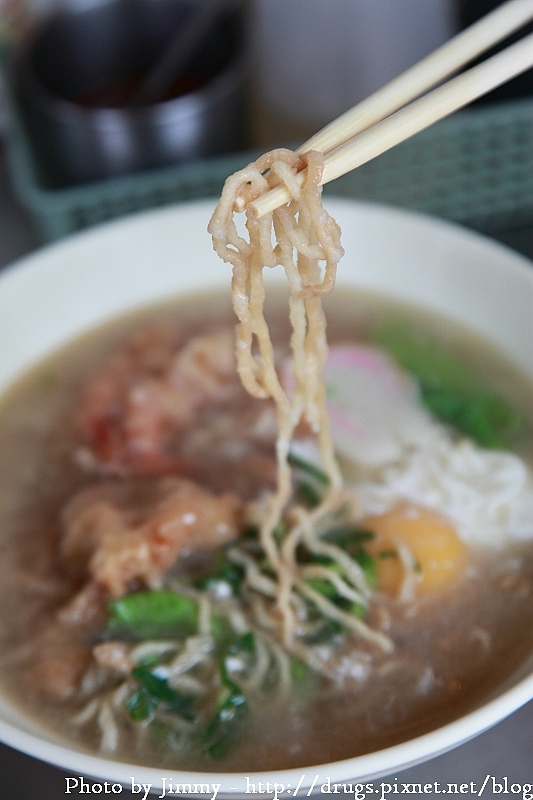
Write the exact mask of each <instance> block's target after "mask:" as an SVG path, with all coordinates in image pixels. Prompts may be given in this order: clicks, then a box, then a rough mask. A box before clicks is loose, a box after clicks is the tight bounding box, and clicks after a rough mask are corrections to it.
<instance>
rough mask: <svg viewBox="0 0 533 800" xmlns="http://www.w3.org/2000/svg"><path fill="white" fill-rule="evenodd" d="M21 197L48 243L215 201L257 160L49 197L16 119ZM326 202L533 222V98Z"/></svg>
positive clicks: (501, 223) (246, 156)
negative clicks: (148, 212)
mask: <svg viewBox="0 0 533 800" xmlns="http://www.w3.org/2000/svg"><path fill="white" fill-rule="evenodd" d="M13 116H14V119H13V126H12V131H11V134H10V135H9V137H8V162H9V166H10V171H11V176H12V181H13V185H14V188H15V191H16V193H17V195H18V197H19V199H20V201H21V202H22V204H23V205H24V206H25V207H26V209H27V210H28V211H29V212H30V214H31V215H32V216H33V218H34V220H35V222H36V224H37V226H38V228H39V230H40V232H41V234H42V236H43V238H44V239H45V240H52V239H57V238H59V237H61V236H64V235H66V234H69V233H71V232H73V231H77V230H80V229H83V228H86V227H88V226H90V225H94V224H96V223H99V222H103V221H105V220H109V219H113V218H116V217H119V216H122V215H125V214H130V213H133V212H136V211H140V210H143V209H147V208H154V207H156V206H162V205H166V204H169V203H176V202H185V201H187V200H193V199H197V198H201V197H216V196H217V195H218V194H219V193H220V190H221V188H222V185H223V182H224V180H225V178H226V177H227V175H229V174H231V173H232V172H234V171H235V170H236V169H238V168H240V167H242V166H244V165H245V164H246V163H248V161H250V160H252V159H253V158H254V157H255V156H256V155H257V153H254V152H244V153H239V154H236V155H230V156H225V157H219V158H214V159H207V160H204V161H198V162H194V163H187V164H182V165H177V166H172V167H167V168H164V169H158V170H153V171H150V172H144V173H139V174H135V175H128V176H126V177H122V178H117V179H112V180H106V181H102V182H98V183H92V184H86V185H83V186H76V187H70V188H66V189H48V188H46V187H45V186H43V185H42V184H41V183H40V182H39V177H38V169H37V166H36V164H35V163H34V161H33V158H32V153H31V150H30V147H29V145H28V141H27V139H26V135H25V131H24V129H23V125H22V122H21V120H20V119H17V116H16V112H14V115H13ZM326 193H327V194H330V195H341V196H344V197H352V198H356V199H361V200H371V201H375V202H382V203H388V204H392V205H398V206H403V207H406V208H411V209H415V210H418V211H423V212H426V213H430V214H435V215H438V216H441V217H444V218H447V219H450V220H454V221H456V222H460V223H463V224H466V225H469V226H470V227H473V228H476V229H478V230H481V231H493V232H496V231H498V230H505V229H508V228H512V227H515V226H518V225H523V224H525V223H528V222H530V221H533V99H525V100H520V101H509V102H506V103H502V104H498V105H487V106H479V107H475V108H470V109H468V110H466V111H462V112H460V113H458V114H456V115H455V116H453V117H451V118H449V119H447V120H444V121H442V122H440V123H438V124H436V125H434V126H433V127H431V128H429V129H427V130H426V131H423V132H422V133H420V134H418V135H417V136H415V137H413V138H412V139H410V140H409V141H407V142H404V143H403V144H401V145H398V146H397V147H395V148H394V149H393V150H391V151H389V152H388V153H385V154H383V155H382V156H380V157H379V158H376V159H375V160H374V161H371V162H369V163H368V164H365V165H363V166H362V167H360V168H359V169H357V170H355V171H353V172H351V173H349V174H348V175H346V176H344V177H342V178H339V179H338V180H337V181H334V182H333V183H332V184H330V185H329V186H328V187H326Z"/></svg>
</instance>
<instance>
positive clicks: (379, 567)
mask: <svg viewBox="0 0 533 800" xmlns="http://www.w3.org/2000/svg"><path fill="white" fill-rule="evenodd" d="M362 524H363V527H364V528H365V529H367V530H370V531H372V532H373V533H374V534H375V539H373V540H372V542H371V543H370V545H369V551H370V552H371V553H372V555H373V556H374V557H375V559H376V571H377V585H378V587H379V588H380V589H381V590H382V591H384V592H387V593H388V594H392V595H397V594H398V593H399V592H400V589H401V587H402V583H403V580H404V578H405V567H404V565H403V563H402V561H401V559H400V558H399V555H398V545H399V544H404V545H405V547H406V548H407V549H408V550H409V553H410V554H411V555H412V557H413V559H414V561H415V563H416V572H417V576H418V580H417V582H416V594H417V595H422V594H428V593H431V592H435V591H439V590H440V589H444V588H445V587H446V586H448V585H449V584H451V583H452V582H453V581H454V580H456V579H457V578H458V577H459V576H460V574H461V573H462V572H463V570H464V568H465V566H466V560H467V549H466V546H465V545H464V543H463V542H462V541H461V539H460V538H459V536H458V535H457V533H456V531H455V528H454V527H453V525H452V524H451V523H450V522H449V521H448V520H447V519H446V518H445V517H443V516H442V515H441V514H438V513H437V512H436V511H431V510H429V509H427V508H420V507H418V506H411V505H405V506H400V507H398V508H395V509H393V510H391V511H388V512H387V513H385V514H379V515H376V516H372V517H367V518H366V519H364V520H363V523H362Z"/></svg>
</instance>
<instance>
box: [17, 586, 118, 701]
mask: <svg viewBox="0 0 533 800" xmlns="http://www.w3.org/2000/svg"><path fill="white" fill-rule="evenodd" d="M106 602H107V597H106V594H105V592H103V591H102V589H101V588H100V587H99V586H97V585H96V584H94V583H90V584H88V585H87V586H86V587H85V588H84V589H83V590H82V591H81V592H80V593H79V594H78V595H76V596H75V597H74V599H73V600H71V601H70V602H69V603H68V605H66V606H64V607H63V608H61V609H60V610H59V611H58V612H56V613H55V614H53V615H52V616H51V617H50V618H49V620H48V621H47V622H46V623H44V624H43V625H42V627H41V628H40V630H39V633H38V635H37V636H36V638H35V642H34V649H33V653H32V656H31V659H30V667H29V669H28V673H27V679H28V685H29V688H30V689H31V690H32V691H36V692H38V693H40V694H42V695H44V696H46V697H49V698H50V699H53V700H57V701H60V702H67V701H69V700H72V699H74V698H75V697H77V695H78V693H79V689H80V684H81V681H82V679H83V677H84V675H85V673H86V671H87V669H88V667H89V666H90V664H91V661H92V655H91V646H90V642H91V639H92V637H93V635H94V634H95V633H96V632H97V631H98V630H100V629H101V627H102V626H103V623H104V620H105V608H106Z"/></svg>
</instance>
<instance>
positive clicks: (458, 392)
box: [375, 319, 525, 447]
mask: <svg viewBox="0 0 533 800" xmlns="http://www.w3.org/2000/svg"><path fill="white" fill-rule="evenodd" d="M375 341H376V342H377V343H378V344H379V345H380V346H381V347H383V348H384V349H385V350H387V351H388V352H389V353H390V354H391V355H392V356H393V358H394V359H395V360H396V361H397V362H398V364H399V365H400V366H401V367H403V368H404V369H405V370H407V371H408V372H411V373H412V375H413V376H414V377H415V378H416V379H417V381H418V383H419V386H420V391H421V396H422V400H423V402H424V404H425V405H426V406H427V407H428V408H429V409H430V411H432V413H434V414H435V416H437V417H439V418H440V419H442V420H443V421H445V422H447V423H449V424H450V425H452V426H454V427H455V428H457V430H459V431H461V432H462V433H464V434H466V435H468V436H470V437H471V438H472V439H474V440H475V441H476V442H478V444H481V445H483V446H485V447H503V446H505V444H506V442H508V441H509V438H510V437H512V436H513V435H514V434H516V433H517V431H520V429H522V428H524V427H525V420H524V418H523V416H522V415H521V414H520V413H519V412H518V411H516V410H515V409H513V408H512V407H511V406H510V405H509V404H508V403H507V402H506V400H504V399H503V398H502V397H500V396H499V395H498V394H497V393H496V392H494V391H492V390H491V389H490V387H489V386H488V385H487V384H486V383H485V381H484V380H483V379H482V378H481V377H480V376H479V375H476V373H475V372H474V371H473V370H472V369H471V368H470V367H469V366H468V365H467V364H465V363H463V362H462V361H461V360H460V359H458V358H456V356H455V355H453V353H451V352H449V350H447V349H446V348H445V347H442V345H440V344H439V343H437V342H436V341H434V340H432V339H431V338H429V337H427V336H425V335H422V334H421V333H420V332H419V331H417V330H415V329H413V328H412V327H410V326H409V324H407V323H405V322H403V321H402V320H399V319H391V320H389V321H388V322H386V323H385V324H383V325H382V326H381V327H380V328H379V329H378V331H377V332H376V334H375Z"/></svg>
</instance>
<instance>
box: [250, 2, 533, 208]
mask: <svg viewBox="0 0 533 800" xmlns="http://www.w3.org/2000/svg"><path fill="white" fill-rule="evenodd" d="M532 19H533V0H508V2H506V3H504V4H503V5H502V6H500V7H498V8H497V9H496V10H495V11H493V12H491V13H490V14H487V15H486V16H485V17H483V18H482V19H480V20H479V21H478V22H476V23H474V24H473V25H471V26H470V27H469V28H467V29H466V30H464V31H462V32H461V33H459V34H458V35H457V36H455V37H454V38H453V39H450V40H449V41H448V42H446V43H445V44H444V45H442V46H441V47H440V48H438V49H437V50H435V51H434V52H433V53H431V54H430V55H429V56H427V57H426V58H424V59H422V61H419V62H418V63H417V64H415V65H414V66H413V67H410V68H409V69H408V70H406V71H405V72H404V73H402V74H401V75H399V76H398V77H397V78H395V79H393V80H392V81H391V82H390V83H388V84H387V85H386V86H384V87H383V88H381V89H379V90H378V91H377V92H375V93H374V94H373V95H371V96H370V97H368V98H367V99H365V100H363V101H362V102H361V103H359V104H358V105H357V106H355V107H354V108H353V109H351V110H350V111H347V112H346V113H345V114H343V115H342V116H341V117H339V118H338V119H337V120H335V121H334V122H332V123H330V124H329V125H327V126H326V127H325V128H323V129H322V130H321V131H319V133H317V134H315V135H314V136H312V137H311V138H310V139H308V140H307V141H306V142H305V143H304V144H303V145H302V146H301V147H299V148H298V151H297V152H299V153H305V152H307V151H309V150H318V151H320V152H322V153H324V154H325V162H324V173H323V176H322V183H323V184H324V183H328V182H329V181H332V180H334V179H335V178H338V177H340V176H341V175H344V174H345V173H346V172H349V171H350V170H352V169H355V168H356V167H358V166H361V164H364V163H366V162H367V161H370V160H371V159H373V158H375V157H376V156H378V155H380V154H381V153H384V152H385V151H387V150H390V149H391V148H392V147H394V146H395V145H397V144H399V143H400V142H402V141H404V140H405V139H408V138H410V137H411V136H413V135H414V134H415V133H418V132H419V131H422V130H424V128H427V127H429V126H430V125H432V124H433V123H435V122H437V121H438V120H440V119H443V118H444V117H446V116H449V115H450V114H452V113H453V112H454V111H457V110H459V109H460V108H463V107H464V106H466V105H468V104H469V103H471V102H473V101H474V100H476V99H477V98H479V97H481V96H483V95H484V94H487V93H488V92H490V91H492V90H493V89H495V88H497V87H498V86H501V85H502V84H504V83H506V82H507V81H509V80H511V79H512V78H514V77H516V76H517V75H519V74H521V73H522V72H525V71H526V70H528V69H530V68H531V67H533V34H530V35H528V36H526V37H524V38H523V39H521V40H520V41H518V42H516V43H515V44H512V45H510V46H509V47H507V48H506V49H505V50H502V51H501V52H499V53H497V54H496V55H494V56H492V57H491V58H489V59H487V60H486V61H484V62H482V63H480V64H478V65H476V66H474V67H472V68H470V69H469V70H467V71H466V72H463V73H461V74H459V75H457V76H456V77H454V78H451V79H450V80H449V81H448V82H447V83H443V84H442V85H440V86H437V88H436V89H433V91H430V92H428V93H427V94H425V95H423V96H422V97H420V95H421V94H422V93H423V92H425V91H427V90H428V89H431V88H432V87H433V86H435V85H436V84H438V83H439V81H442V80H443V79H444V78H446V77H448V76H449V75H451V74H453V73H454V72H456V71H457V70H458V69H460V68H461V67H462V66H464V65H465V64H467V63H469V62H470V61H472V60H474V59H475V58H477V57H478V56H479V55H480V54H482V53H483V52H485V51H486V50H488V49H489V48H491V47H493V46H494V45H495V44H497V43H499V42H501V41H503V40H504V39H505V38H506V37H507V36H509V35H510V34H512V33H513V32H515V31H517V30H519V29H520V28H521V27H523V26H524V25H525V24H526V23H527V22H529V21H530V20H532ZM415 98H419V99H415ZM410 101H413V102H410ZM406 104H407V105H406ZM298 179H299V181H300V182H301V183H303V181H304V179H305V170H303V171H302V172H301V173H299V175H298ZM288 200H290V196H289V194H288V192H287V190H286V189H285V188H284V187H276V188H275V189H272V190H271V191H269V192H267V193H265V194H264V195H261V197H258V198H257V199H256V200H254V201H252V202H251V203H250V206H251V208H252V209H253V210H254V211H255V213H256V214H257V215H258V216H259V217H261V216H263V215H264V214H267V213H269V212H270V211H273V210H274V209H275V208H277V207H279V206H280V205H283V203H286V202H288ZM243 207H244V202H242V203H239V198H237V202H236V208H237V210H242V208H243Z"/></svg>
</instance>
